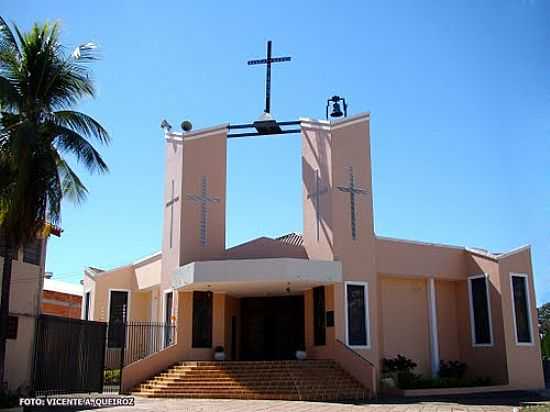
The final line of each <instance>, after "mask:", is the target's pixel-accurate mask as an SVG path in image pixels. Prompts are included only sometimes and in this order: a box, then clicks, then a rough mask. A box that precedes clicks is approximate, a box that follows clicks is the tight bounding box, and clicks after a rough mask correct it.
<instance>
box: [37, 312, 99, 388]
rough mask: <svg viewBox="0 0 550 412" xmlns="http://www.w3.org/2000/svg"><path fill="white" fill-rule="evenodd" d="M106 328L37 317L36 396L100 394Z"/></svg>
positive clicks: (63, 319) (84, 322)
mask: <svg viewBox="0 0 550 412" xmlns="http://www.w3.org/2000/svg"><path fill="white" fill-rule="evenodd" d="M106 328H107V324H106V323H104V322H94V321H88V320H79V319H69V318H61V317H57V316H51V315H40V316H39V317H38V319H37V324H36V340H35V353H34V365H33V391H34V393H35V395H50V394H65V393H78V392H80V393H82V392H102V390H103V367H104V362H105V358H104V357H105V342H106V330H107V329H106Z"/></svg>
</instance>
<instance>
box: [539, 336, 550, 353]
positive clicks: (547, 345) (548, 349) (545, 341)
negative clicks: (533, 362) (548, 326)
mask: <svg viewBox="0 0 550 412" xmlns="http://www.w3.org/2000/svg"><path fill="white" fill-rule="evenodd" d="M540 345H541V350H542V359H545V360H550V332H548V333H547V334H545V335H544V336H543V337H542V339H541V341H540Z"/></svg>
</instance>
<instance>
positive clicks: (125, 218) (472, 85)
mask: <svg viewBox="0 0 550 412" xmlns="http://www.w3.org/2000/svg"><path fill="white" fill-rule="evenodd" d="M388 3H389V2H386V1H355V2H349V1H337V2H336V1H330V2H328V1H327V2H321V1H308V2H306V1H303V2H296V1H292V2H291V1H287V0H281V1H272V2H253V1H247V2H241V1H232V2H219V1H217V2H212V1H200V2H198V1H192V2H191V1H177V2H175V1H174V2H143V1H134V0H133V1H117V2H101V1H98V2H94V3H93V4H92V3H86V5H83V3H81V2H75V1H56V2H36V1H24V0H19V1H17V2H7V3H6V4H4V5H3V7H2V12H1V13H2V15H3V16H4V17H5V18H6V19H7V20H8V21H15V22H16V23H17V24H18V25H19V26H21V27H22V28H23V29H28V28H29V27H30V25H31V24H32V22H34V21H43V20H50V21H52V20H58V21H60V22H61V23H62V27H63V40H64V42H65V44H66V45H68V46H71V47H72V46H75V45H77V44H79V43H81V42H86V41H94V42H96V43H98V44H99V46H100V48H101V55H102V59H101V61H99V62H97V64H95V66H94V70H93V72H94V77H95V79H96V82H97V88H98V96H97V99H96V100H93V101H86V102H83V103H82V105H81V106H80V107H79V109H81V110H83V111H85V112H88V113H89V114H92V115H93V116H94V117H96V118H97V119H98V120H100V121H101V122H102V123H103V124H104V125H105V126H106V127H107V129H108V130H109V132H110V133H111V135H112V138H113V143H112V144H111V145H110V146H109V147H106V148H101V150H102V152H103V153H104V155H105V158H106V160H107V162H108V163H109V165H110V168H111V173H110V174H109V175H106V176H85V177H84V180H85V182H86V184H87V185H88V188H89V190H90V196H89V199H88V201H87V202H86V203H85V204H84V205H82V206H80V207H78V208H75V207H74V206H72V205H70V204H65V207H64V210H63V228H64V230H65V231H64V233H63V236H62V237H61V239H53V240H52V241H51V242H50V244H49V250H48V257H47V270H49V271H53V272H54V276H55V277H57V278H58V279H60V280H67V281H71V282H78V280H79V279H80V278H81V276H82V271H83V268H84V267H85V266H88V265H93V266H98V267H102V268H109V267H112V266H116V265H120V264H125V263H127V262H129V261H132V260H134V259H137V258H139V257H142V256H145V255H148V254H150V253H152V252H154V251H156V250H158V249H159V248H160V236H161V217H162V208H163V206H162V203H163V173H164V169H163V161H164V147H163V144H164V143H163V135H162V132H161V130H160V128H159V124H160V121H161V120H162V119H163V118H166V119H168V120H169V121H170V122H171V123H172V124H174V125H178V124H179V123H180V122H181V120H183V119H190V120H192V122H193V125H194V127H195V129H196V128H200V127H208V126H211V125H215V124H219V123H223V122H232V123H238V122H247V121H250V120H255V119H256V118H257V117H258V116H259V114H260V113H261V111H262V108H263V93H264V83H263V82H264V70H263V68H259V67H248V66H247V65H246V61H247V60H248V59H250V58H257V57H262V55H263V54H264V53H265V41H266V40H268V39H271V40H273V47H274V53H275V54H276V55H290V56H292V58H293V60H292V62H291V63H285V64H279V65H277V66H276V67H274V73H273V100H272V111H273V113H274V115H275V117H276V118H277V119H278V120H293V119H296V118H298V117H300V116H308V117H317V118H322V117H323V116H324V105H325V101H326V99H327V97H329V96H331V95H333V94H340V95H343V96H345V97H346V98H347V100H348V102H349V107H350V112H351V113H358V112H363V111H370V112H371V113H372V123H371V124H372V126H371V127H372V130H371V132H372V158H373V191H374V206H375V225H376V232H377V233H378V234H380V235H385V236H394V237H400V238H407V239H416V240H424V241H433V242H441V243H450V244H458V245H468V246H478V247H484V248H487V249H490V250H493V251H505V250H509V249H512V248H514V247H517V246H520V245H523V244H526V243H530V244H532V246H533V249H532V253H533V261H534V270H535V276H536V286H537V300H538V303H542V302H547V301H550V238H549V236H550V219H549V215H550V179H549V178H550V168H549V164H550V139H549V137H550V25H548V21H549V18H550V3H549V2H547V1H542V0H531V1H529V0H494V1H489V0H487V1H463V0H460V1H458V0H457V1H445V2H441V1H412V0H411V1H393V2H391V6H388ZM212 167H216V165H215V164H212ZM228 167H229V171H228V206H227V208H228V228H227V230H228V236H227V239H228V245H233V244H236V243H239V242H242V241H245V240H247V239H250V238H253V237H256V236H259V235H278V234H283V233H286V232H289V231H302V211H301V181H300V177H301V174H300V141H299V138H298V137H297V136H284V137H277V138H261V139H249V140H240V141H233V142H231V143H230V145H229V155H228ZM251 171H254V173H251Z"/></svg>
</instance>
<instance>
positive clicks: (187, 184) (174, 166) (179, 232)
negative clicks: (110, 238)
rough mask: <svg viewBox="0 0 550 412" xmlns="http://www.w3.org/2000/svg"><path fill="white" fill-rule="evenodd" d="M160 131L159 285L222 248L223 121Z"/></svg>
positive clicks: (217, 255)
mask: <svg viewBox="0 0 550 412" xmlns="http://www.w3.org/2000/svg"><path fill="white" fill-rule="evenodd" d="M165 136H166V174H165V182H164V219H163V220H164V225H163V236H162V256H163V258H162V275H161V276H162V281H161V290H165V289H168V288H170V287H171V286H172V284H171V282H172V276H173V273H174V270H176V269H177V268H178V267H180V266H183V265H185V264H187V263H190V262H193V261H199V260H209V259H216V258H220V257H222V256H223V254H224V251H225V197H226V163H227V159H226V158H227V125H226V124H223V125H220V126H216V127H212V128H208V129H201V130H198V131H196V132H187V133H173V132H166V134H165Z"/></svg>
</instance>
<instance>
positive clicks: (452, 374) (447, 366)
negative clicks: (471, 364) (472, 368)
mask: <svg viewBox="0 0 550 412" xmlns="http://www.w3.org/2000/svg"><path fill="white" fill-rule="evenodd" d="M467 368H468V366H467V365H466V364H465V363H464V362H461V361H444V360H442V361H441V362H439V377H440V378H456V379H462V378H463V377H464V373H466V369H467Z"/></svg>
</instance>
